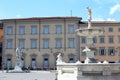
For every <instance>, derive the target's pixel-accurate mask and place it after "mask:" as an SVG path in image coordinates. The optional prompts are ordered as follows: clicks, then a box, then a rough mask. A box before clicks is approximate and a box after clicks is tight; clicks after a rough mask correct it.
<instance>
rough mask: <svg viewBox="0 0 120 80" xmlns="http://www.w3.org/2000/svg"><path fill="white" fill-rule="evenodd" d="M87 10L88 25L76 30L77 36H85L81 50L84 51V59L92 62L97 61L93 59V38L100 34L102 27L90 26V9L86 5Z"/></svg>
mask: <svg viewBox="0 0 120 80" xmlns="http://www.w3.org/2000/svg"><path fill="white" fill-rule="evenodd" d="M87 10H88V27H87V28H80V29H77V30H76V32H77V34H78V35H79V36H84V37H86V40H87V45H86V47H85V49H84V50H83V52H86V59H89V62H92V63H93V62H97V61H96V60H95V59H94V52H95V51H94V50H95V49H94V45H93V38H94V37H95V36H99V35H102V34H103V32H104V31H103V30H102V28H97V27H94V28H93V27H92V26H91V20H92V17H91V14H92V11H91V9H90V8H89V7H87Z"/></svg>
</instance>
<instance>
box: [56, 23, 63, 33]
mask: <svg viewBox="0 0 120 80" xmlns="http://www.w3.org/2000/svg"><path fill="white" fill-rule="evenodd" d="M61 33H62V26H61V25H56V34H61Z"/></svg>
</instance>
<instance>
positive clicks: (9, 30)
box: [7, 26, 13, 35]
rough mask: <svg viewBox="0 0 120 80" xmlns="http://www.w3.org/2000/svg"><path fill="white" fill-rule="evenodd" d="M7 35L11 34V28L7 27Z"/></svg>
mask: <svg viewBox="0 0 120 80" xmlns="http://www.w3.org/2000/svg"><path fill="white" fill-rule="evenodd" d="M7 34H8V35H11V34H13V27H12V26H9V27H7Z"/></svg>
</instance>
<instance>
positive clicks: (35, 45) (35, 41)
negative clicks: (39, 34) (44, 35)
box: [31, 39, 37, 48]
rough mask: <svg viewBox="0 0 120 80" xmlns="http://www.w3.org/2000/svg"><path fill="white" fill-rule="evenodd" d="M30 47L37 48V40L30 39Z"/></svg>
mask: <svg viewBox="0 0 120 80" xmlns="http://www.w3.org/2000/svg"><path fill="white" fill-rule="evenodd" d="M31 48H37V40H36V39H32V40H31Z"/></svg>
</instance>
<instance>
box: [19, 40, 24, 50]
mask: <svg viewBox="0 0 120 80" xmlns="http://www.w3.org/2000/svg"><path fill="white" fill-rule="evenodd" d="M19 47H20V48H25V40H24V39H19Z"/></svg>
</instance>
